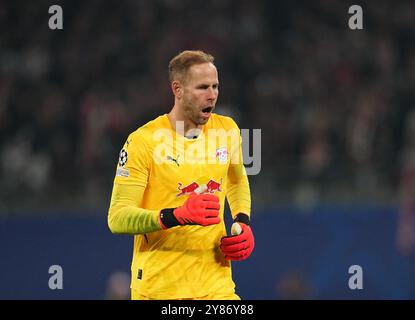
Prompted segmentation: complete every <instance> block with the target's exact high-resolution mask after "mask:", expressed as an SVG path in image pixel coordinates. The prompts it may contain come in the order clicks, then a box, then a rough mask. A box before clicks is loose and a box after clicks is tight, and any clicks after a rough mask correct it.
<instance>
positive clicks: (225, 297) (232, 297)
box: [131, 289, 241, 300]
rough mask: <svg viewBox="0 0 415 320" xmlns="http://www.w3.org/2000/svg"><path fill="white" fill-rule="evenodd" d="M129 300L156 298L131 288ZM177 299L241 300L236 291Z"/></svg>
mask: <svg viewBox="0 0 415 320" xmlns="http://www.w3.org/2000/svg"><path fill="white" fill-rule="evenodd" d="M131 300H157V299H152V298H149V297H146V296H143V295H141V294H139V293H138V292H137V290H134V289H132V290H131ZM169 300H170V299H169ZM178 300H241V298H240V297H239V296H238V295H237V294H236V293H233V294H229V295H217V294H214V293H213V294H209V295H207V296H204V297H196V298H187V299H178Z"/></svg>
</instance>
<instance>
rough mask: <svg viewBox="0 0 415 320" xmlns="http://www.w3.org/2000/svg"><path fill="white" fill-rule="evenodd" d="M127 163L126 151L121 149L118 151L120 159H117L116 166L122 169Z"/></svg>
mask: <svg viewBox="0 0 415 320" xmlns="http://www.w3.org/2000/svg"><path fill="white" fill-rule="evenodd" d="M127 161H128V152H127V150H125V149H122V150H121V151H120V158H119V159H118V164H119V165H120V167H124V166H125V164H126V163H127Z"/></svg>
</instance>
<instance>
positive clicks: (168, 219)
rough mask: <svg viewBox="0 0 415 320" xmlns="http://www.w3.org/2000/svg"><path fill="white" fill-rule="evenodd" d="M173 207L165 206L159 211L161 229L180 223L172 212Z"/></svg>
mask: <svg viewBox="0 0 415 320" xmlns="http://www.w3.org/2000/svg"><path fill="white" fill-rule="evenodd" d="M175 209H176V208H166V209H163V210H161V211H160V222H161V226H162V227H163V229H168V228H172V227H175V226H178V225H180V222H179V221H178V220H177V219H176V217H175V216H174V214H173V211H174V210H175Z"/></svg>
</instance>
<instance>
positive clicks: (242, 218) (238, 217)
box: [233, 213, 250, 226]
mask: <svg viewBox="0 0 415 320" xmlns="http://www.w3.org/2000/svg"><path fill="white" fill-rule="evenodd" d="M233 222H241V223H244V224H246V225H247V226H249V223H250V218H249V216H248V215H247V214H245V213H238V214H237V215H236V217H235V219H234V220H233Z"/></svg>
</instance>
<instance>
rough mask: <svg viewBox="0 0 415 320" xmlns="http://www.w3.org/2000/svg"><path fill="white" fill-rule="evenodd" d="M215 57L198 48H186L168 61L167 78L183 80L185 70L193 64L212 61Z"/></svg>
mask: <svg viewBox="0 0 415 320" xmlns="http://www.w3.org/2000/svg"><path fill="white" fill-rule="evenodd" d="M214 60H215V58H214V57H213V56H212V55H210V54H208V53H205V52H203V51H200V50H186V51H182V52H180V53H179V54H178V55H177V56H175V57H174V58H173V59H171V60H170V63H169V80H170V82H173V81H174V80H179V81H183V80H184V79H185V78H186V74H187V71H188V70H189V68H190V67H191V66H193V65H195V64H202V63H209V62H210V63H213V61H214Z"/></svg>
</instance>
